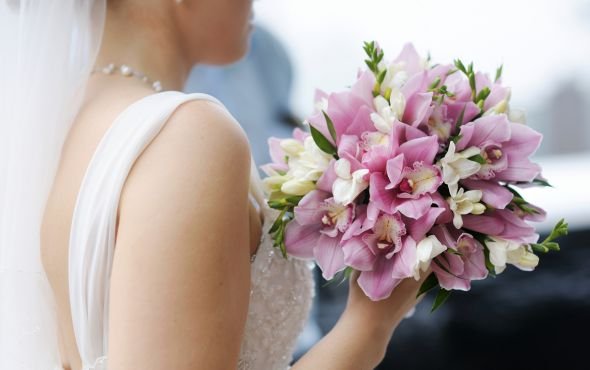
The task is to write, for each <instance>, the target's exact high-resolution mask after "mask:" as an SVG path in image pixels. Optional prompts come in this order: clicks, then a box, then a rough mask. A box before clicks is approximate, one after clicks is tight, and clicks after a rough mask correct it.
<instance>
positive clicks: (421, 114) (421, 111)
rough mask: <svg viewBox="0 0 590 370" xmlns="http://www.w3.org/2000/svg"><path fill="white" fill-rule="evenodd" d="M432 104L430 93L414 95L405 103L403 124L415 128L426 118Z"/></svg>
mask: <svg viewBox="0 0 590 370" xmlns="http://www.w3.org/2000/svg"><path fill="white" fill-rule="evenodd" d="M431 103H432V92H429V93H418V94H414V95H413V96H412V97H410V99H409V100H408V101H407V103H406V109H405V111H404V117H403V119H402V121H403V122H405V123H407V124H408V125H410V126H413V127H417V126H418V125H419V124H420V123H422V121H424V119H425V118H426V115H427V113H428V112H429V109H430V104H431Z"/></svg>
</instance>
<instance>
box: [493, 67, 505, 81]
mask: <svg viewBox="0 0 590 370" xmlns="http://www.w3.org/2000/svg"><path fill="white" fill-rule="evenodd" d="M503 69H504V65H503V64H502V65H501V66H500V67H498V69H496V78H495V79H494V82H498V81H499V80H500V79H501V78H502V72H503Z"/></svg>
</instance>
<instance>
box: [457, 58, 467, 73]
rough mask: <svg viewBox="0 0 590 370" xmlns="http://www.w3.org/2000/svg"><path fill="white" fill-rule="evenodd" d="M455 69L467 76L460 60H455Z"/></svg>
mask: <svg viewBox="0 0 590 370" xmlns="http://www.w3.org/2000/svg"><path fill="white" fill-rule="evenodd" d="M455 67H457V69H458V70H460V71H461V72H463V73H465V74H467V69H465V65H464V64H463V62H462V61H461V59H457V60H455Z"/></svg>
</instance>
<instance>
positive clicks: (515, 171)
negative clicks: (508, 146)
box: [494, 155, 541, 182]
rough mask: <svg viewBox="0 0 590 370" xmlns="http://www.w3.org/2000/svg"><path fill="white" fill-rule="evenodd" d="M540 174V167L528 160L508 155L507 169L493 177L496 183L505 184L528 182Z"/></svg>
mask: <svg viewBox="0 0 590 370" xmlns="http://www.w3.org/2000/svg"><path fill="white" fill-rule="evenodd" d="M540 174H541V167H540V166H539V165H538V164H536V163H533V162H531V161H530V160H529V159H528V158H522V157H515V158H513V157H512V156H510V155H508V168H506V169H505V170H504V171H502V172H499V173H497V174H496V176H495V177H494V179H495V180H498V181H507V182H521V181H522V182H530V181H533V180H534V179H536V178H537V176H539V175H540Z"/></svg>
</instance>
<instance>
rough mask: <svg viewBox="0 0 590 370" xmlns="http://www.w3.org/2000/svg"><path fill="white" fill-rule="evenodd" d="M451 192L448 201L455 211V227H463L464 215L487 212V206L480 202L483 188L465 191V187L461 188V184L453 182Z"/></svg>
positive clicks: (450, 187) (450, 186)
mask: <svg viewBox="0 0 590 370" xmlns="http://www.w3.org/2000/svg"><path fill="white" fill-rule="evenodd" d="M449 192H450V194H451V196H450V197H449V198H447V202H448V203H449V207H450V208H451V211H453V215H454V217H453V225H454V226H455V228H457V229H460V228H461V227H463V217H462V216H463V215H468V214H474V215H480V214H482V213H484V212H485V210H486V207H485V206H484V205H483V204H481V203H479V201H480V200H481V196H482V193H481V190H469V191H465V189H463V188H459V185H457V184H453V185H449Z"/></svg>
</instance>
